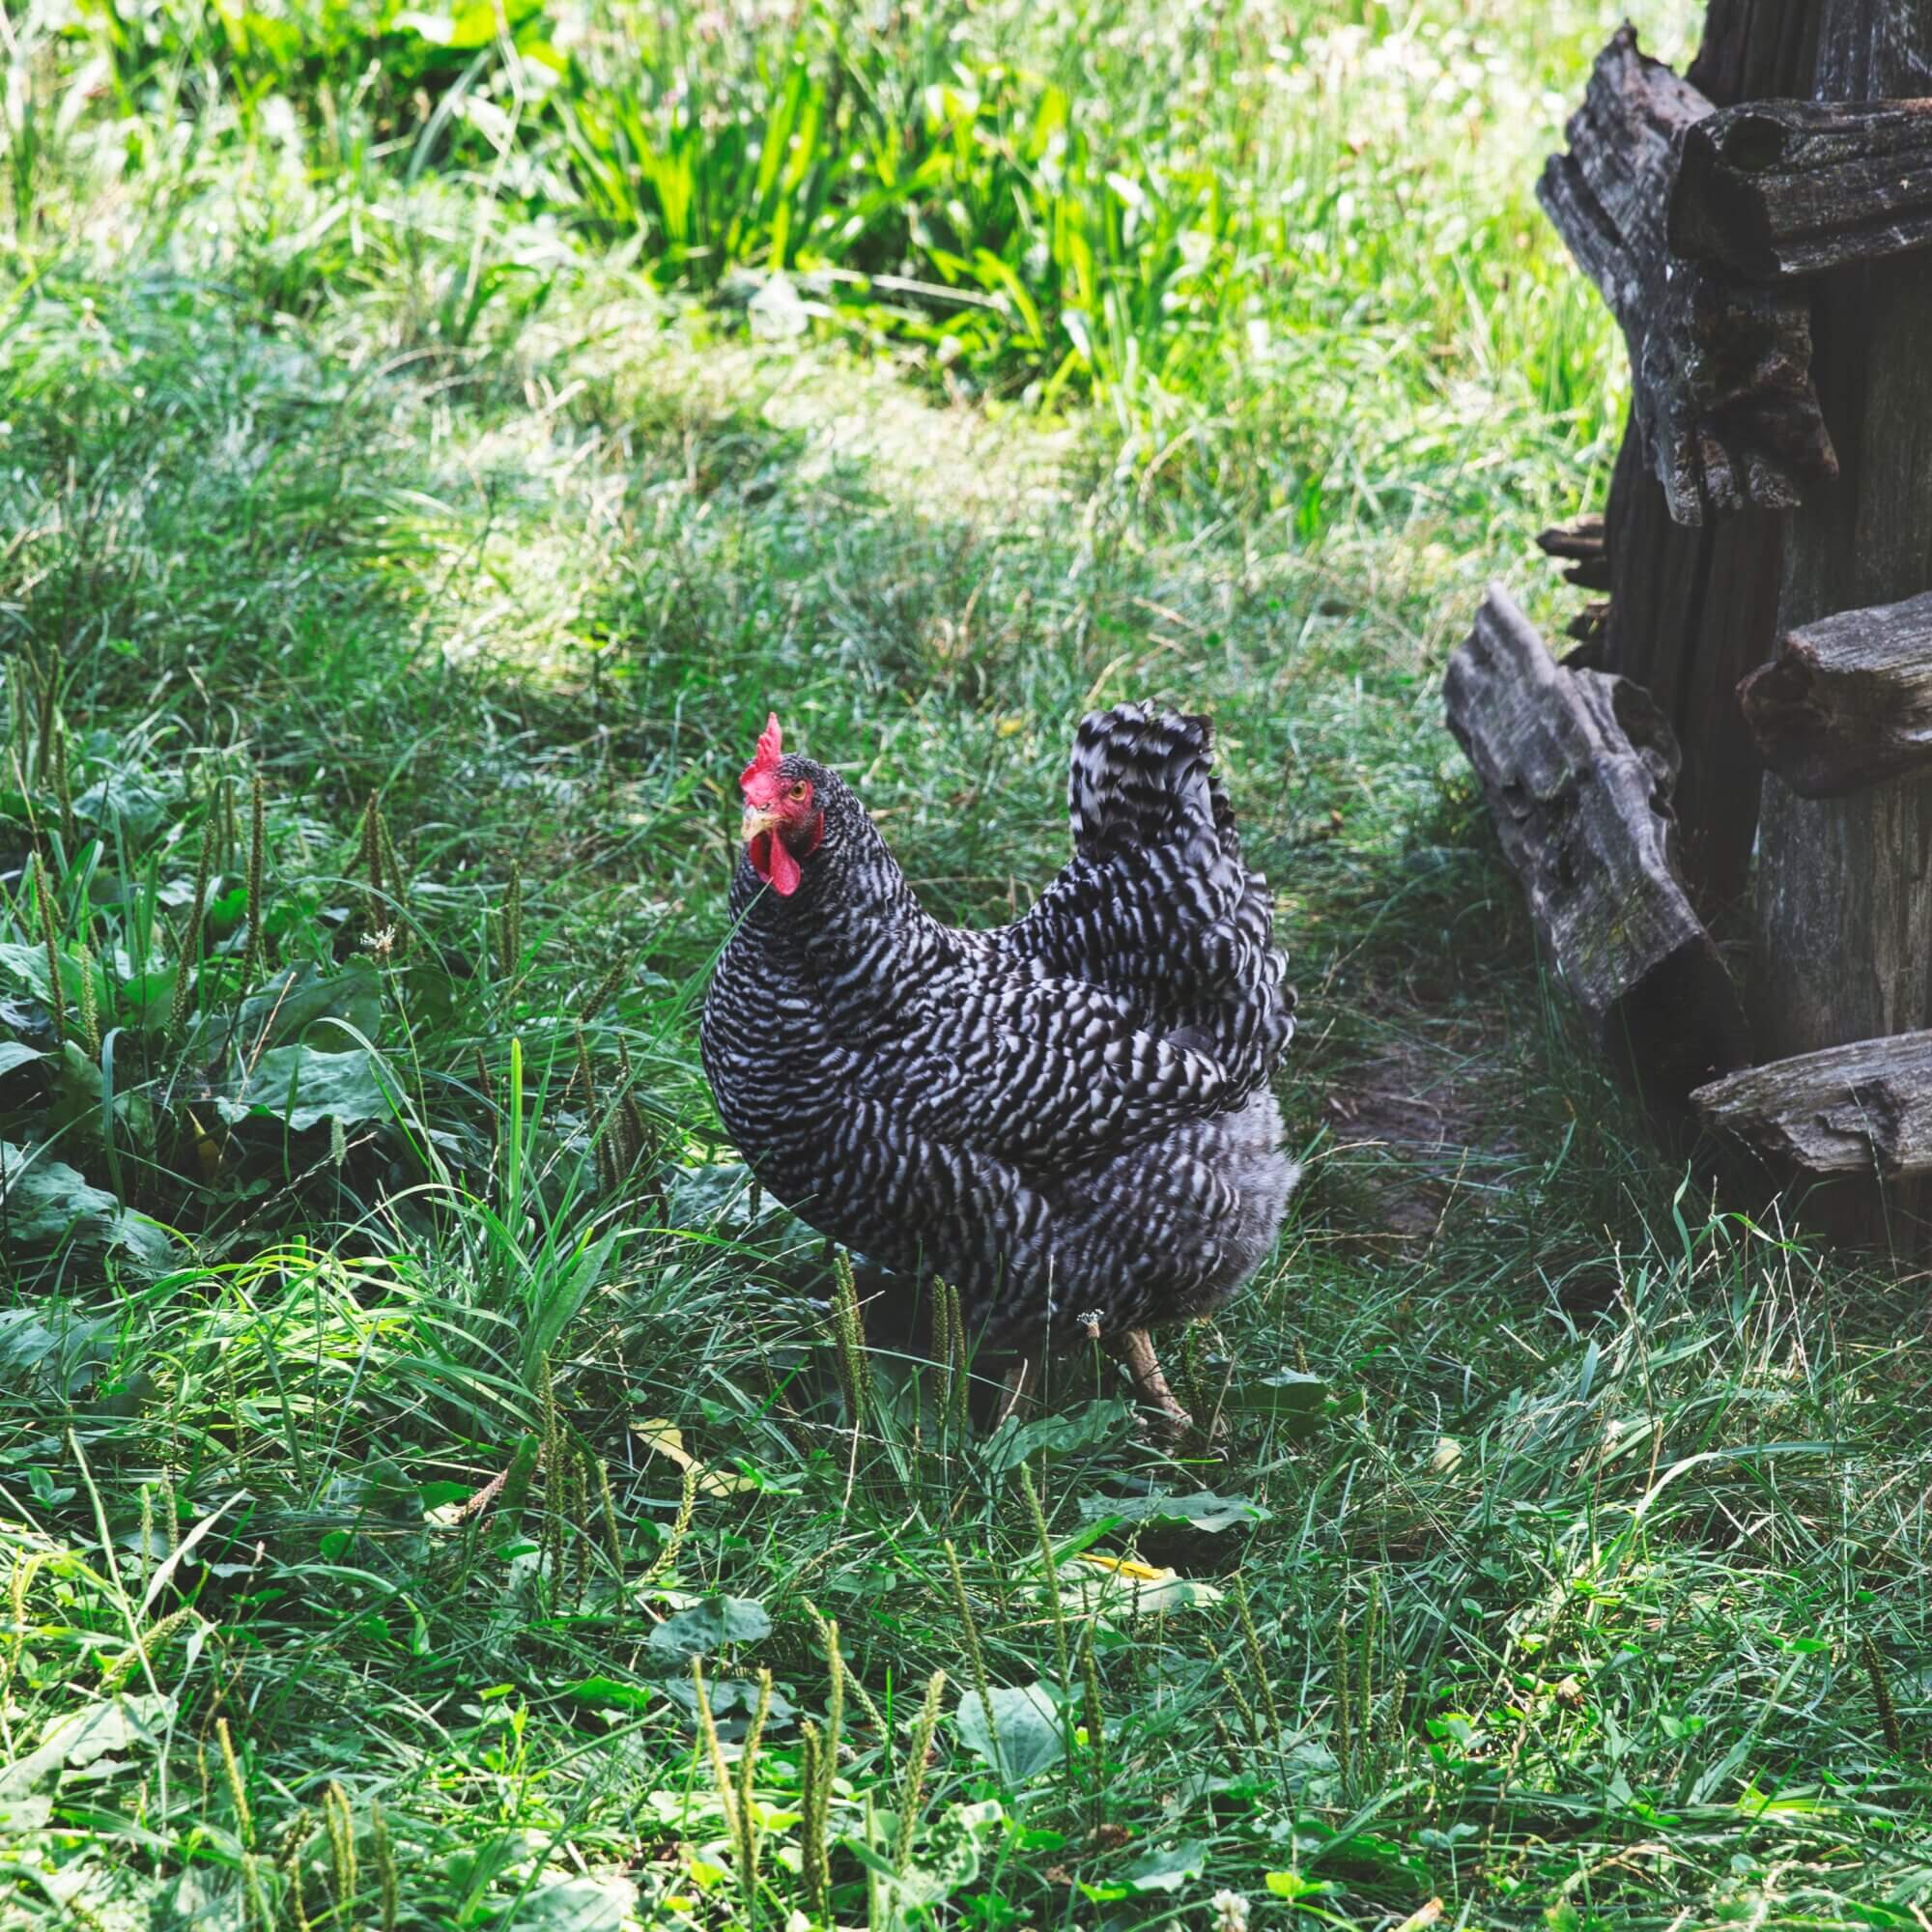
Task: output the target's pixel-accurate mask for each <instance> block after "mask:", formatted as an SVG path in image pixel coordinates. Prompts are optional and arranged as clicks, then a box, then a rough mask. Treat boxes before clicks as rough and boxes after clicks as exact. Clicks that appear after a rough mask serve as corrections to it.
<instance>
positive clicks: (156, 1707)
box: [0, 1691, 174, 1799]
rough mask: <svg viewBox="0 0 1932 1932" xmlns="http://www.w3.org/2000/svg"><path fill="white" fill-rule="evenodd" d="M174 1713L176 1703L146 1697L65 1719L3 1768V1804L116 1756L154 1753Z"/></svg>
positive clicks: (106, 1702)
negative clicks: (58, 1776)
mask: <svg viewBox="0 0 1932 1932" xmlns="http://www.w3.org/2000/svg"><path fill="white" fill-rule="evenodd" d="M173 1709H174V1700H173V1699H172V1698H169V1697H157V1696H155V1695H154V1694H153V1693H152V1692H145V1691H144V1692H142V1693H140V1694H139V1695H134V1696H127V1697H106V1698H102V1699H101V1700H100V1701H99V1703H95V1704H83V1705H82V1706H81V1708H80V1709H79V1710H77V1711H69V1712H66V1713H64V1714H63V1715H62V1716H60V1717H58V1718H56V1719H53V1721H52V1722H51V1723H49V1724H48V1725H47V1726H46V1728H45V1729H44V1730H43V1732H42V1733H41V1742H40V1745H39V1746H38V1747H36V1748H35V1749H33V1750H31V1751H29V1752H27V1753H26V1755H25V1756H24V1757H20V1758H16V1759H15V1760H14V1762H13V1763H12V1764H9V1765H7V1766H5V1767H4V1768H0V1799H14V1798H17V1797H20V1796H23V1795H24V1794H25V1793H27V1792H29V1791H31V1790H33V1788H34V1787H35V1786H36V1785H37V1784H39V1783H41V1782H42V1781H43V1780H44V1779H46V1778H48V1777H51V1776H54V1775H55V1774H56V1773H57V1772H62V1771H69V1770H79V1769H81V1768H82V1767H83V1766H86V1765H90V1764H92V1763H94V1761H95V1760H96V1759H97V1758H101V1757H105V1756H106V1755H107V1754H108V1753H109V1752H110V1751H112V1752H114V1753H115V1754H117V1755H120V1754H123V1753H126V1752H128V1751H130V1750H135V1749H143V1750H147V1749H153V1748H154V1747H156V1745H158V1744H159V1742H160V1736H161V1731H162V1729H163V1727H164V1726H165V1725H166V1723H167V1720H168V1717H169V1715H170V1713H171V1712H172V1711H173Z"/></svg>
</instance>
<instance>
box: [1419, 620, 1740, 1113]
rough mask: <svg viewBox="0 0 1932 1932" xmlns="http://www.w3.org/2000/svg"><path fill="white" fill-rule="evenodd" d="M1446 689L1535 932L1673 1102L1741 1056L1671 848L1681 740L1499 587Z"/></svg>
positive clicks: (1642, 1078) (1651, 1085) (1576, 990)
mask: <svg viewBox="0 0 1932 1932" xmlns="http://www.w3.org/2000/svg"><path fill="white" fill-rule="evenodd" d="M1443 701H1444V706H1445V709H1446V712H1447V716H1448V723H1449V728H1450V730H1451V731H1452V732H1454V733H1455V735H1456V739H1457V742H1458V743H1459V744H1460V745H1461V746H1462V747H1463V752H1464V753H1466V754H1467V756H1468V759H1469V762H1470V764H1471V765H1473V766H1474V767H1475V770H1476V775H1477V777H1478V778H1479V779H1480V780H1481V781H1482V784H1483V790H1484V794H1485V796H1486V797H1487V798H1488V800H1489V804H1490V808H1491V810H1492V813H1493V815H1494V818H1495V823H1496V830H1497V834H1498V836H1499V838H1501V840H1502V847H1503V854H1504V856H1505V857H1506V858H1507V859H1508V860H1509V862H1510V865H1511V866H1512V867H1514V869H1515V871H1516V873H1517V875H1518V877H1519V878H1520V879H1521V881H1522V884H1523V890H1524V893H1525V894H1526V895H1527V897H1528V901H1529V911H1530V917H1531V919H1532V920H1533V921H1534V922H1535V924H1536V929H1537V932H1538V934H1539V935H1540V936H1541V938H1542V940H1543V942H1544V944H1545V945H1546V946H1547V947H1548V951H1549V952H1550V955H1551V956H1552V958H1553V959H1554V961H1555V964H1556V967H1557V970H1558V972H1559V973H1560V974H1561V975H1562V978H1563V981H1564V983H1565V984H1566V985H1567V986H1568V987H1569V988H1570V991H1571V993H1572V994H1573V996H1574V997H1575V998H1576V1000H1577V1005H1578V1006H1579V1007H1580V1008H1581V1009H1582V1010H1583V1013H1584V1015H1585V1017H1586V1018H1587V1019H1588V1021H1589V1023H1590V1025H1591V1029H1592V1031H1593V1033H1594V1035H1595V1036H1596V1037H1597V1039H1598V1041H1599V1043H1600V1044H1601V1045H1602V1046H1603V1047H1604V1048H1605V1051H1606V1052H1608V1053H1609V1054H1610V1055H1611V1056H1612V1058H1613V1059H1615V1060H1616V1061H1618V1062H1619V1063H1620V1064H1621V1065H1622V1066H1623V1067H1624V1069H1625V1071H1626V1072H1627V1073H1628V1074H1629V1075H1631V1076H1632V1077H1633V1078H1634V1080H1635V1082H1636V1084H1637V1085H1638V1086H1639V1088H1640V1089H1641V1090H1642V1091H1643V1092H1644V1093H1645V1094H1646V1095H1647V1096H1648V1097H1650V1098H1652V1099H1655V1100H1659V1101H1662V1102H1665V1103H1667V1104H1672V1105H1675V1104H1678V1103H1681V1102H1682V1101H1683V1100H1684V1099H1685V1098H1686V1096H1687V1095H1688V1094H1690V1090H1691V1089H1692V1088H1693V1087H1697V1086H1700V1085H1701V1084H1703V1083H1704V1082H1705V1081H1708V1080H1709V1079H1711V1078H1712V1077H1713V1076H1714V1075H1715V1074H1718V1073H1722V1072H1727V1071H1728V1070H1729V1069H1731V1068H1732V1067H1735V1066H1738V1065H1743V1064H1744V1062H1745V1061H1746V1060H1747V1057H1748V1055H1747V1036H1746V1029H1745V1021H1744V1013H1743V1010H1742V1009H1741V1007H1740V1005H1739V1002H1738V996H1737V991H1736V989H1735V988H1734V987H1733V985H1732V984H1731V978H1730V975H1729V973H1728V972H1727V971H1726V970H1725V968H1724V963H1723V960H1722V958H1721V957H1720V956H1719V952H1718V949H1717V947H1716V946H1715V945H1714V944H1713V943H1712V940H1711V936H1710V934H1709V933H1708V932H1706V931H1705V930H1704V927H1703V926H1702V925H1701V924H1700V923H1698V920H1697V916H1696V914H1695V913H1693V912H1692V911H1691V909H1690V900H1689V899H1688V898H1687V897H1686V895H1685V892H1684V886H1683V882H1682V880H1681V879H1680V877H1679V875H1678V872H1677V868H1676V864H1675V861H1674V858H1673V855H1672V851H1671V842H1672V831H1673V826H1672V821H1671V817H1670V807H1669V796H1670V788H1671V784H1672V782H1673V781H1674V780H1675V778H1676V773H1677V748H1676V745H1675V743H1674V741H1673V740H1672V738H1671V735H1670V727H1669V725H1667V724H1666V723H1665V721H1664V719H1663V717H1662V713H1660V712H1659V711H1658V709H1657V707H1656V706H1655V705H1654V704H1653V703H1652V702H1651V700H1650V698H1649V696H1647V695H1646V694H1645V693H1644V692H1643V690H1642V689H1641V688H1640V687H1639V686H1637V685H1634V684H1632V683H1631V682H1630V681H1629V680H1628V679H1627V678H1621V677H1611V676H1606V675H1605V674H1604V673H1603V672H1600V671H1590V670H1573V669H1570V668H1566V667H1564V666H1562V665H1559V664H1557V662H1556V661H1555V659H1554V658H1552V657H1551V656H1550V654H1549V651H1548V647H1547V646H1546V644H1545V643H1544V640H1543V639H1542V637H1541V636H1539V634H1538V633H1537V631H1536V630H1535V629H1534V627H1533V626H1532V625H1531V624H1530V622H1529V620H1528V619H1527V618H1526V617H1525V616H1524V615H1523V614H1522V612H1521V611H1520V610H1519V609H1518V608H1517V606H1516V604H1515V603H1514V601H1513V600H1512V599H1511V597H1510V595H1509V593H1508V592H1507V591H1506V590H1504V589H1503V588H1502V587H1501V586H1500V585H1494V586H1492V588H1491V590H1490V593H1489V595H1488V596H1487V597H1486V598H1485V599H1484V600H1483V605H1482V609H1481V610H1480V611H1477V613H1476V622H1475V627H1474V629H1473V630H1472V631H1471V632H1470V634H1469V636H1468V638H1467V639H1465V640H1464V641H1463V643H1462V644H1461V645H1460V646H1459V647H1458V648H1457V650H1456V652H1455V654H1454V655H1453V656H1452V657H1451V658H1450V660H1449V669H1448V674H1447V677H1446V678H1445V680H1444V685H1443Z"/></svg>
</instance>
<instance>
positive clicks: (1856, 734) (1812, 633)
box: [1738, 592, 1932, 943]
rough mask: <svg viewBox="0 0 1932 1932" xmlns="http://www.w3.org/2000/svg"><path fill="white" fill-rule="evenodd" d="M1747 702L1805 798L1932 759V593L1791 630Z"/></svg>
mask: <svg viewBox="0 0 1932 1932" xmlns="http://www.w3.org/2000/svg"><path fill="white" fill-rule="evenodd" d="M1738 701H1739V702H1740V703H1741V704H1742V705H1743V706H1744V710H1745V717H1746V719H1747V722H1748V723H1749V725H1750V728H1751V735H1752V736H1753V737H1754V738H1755V739H1756V740H1757V746H1758V750H1759V751H1760V752H1761V753H1763V755H1764V761H1765V763H1766V764H1767V765H1769V766H1770V767H1771V769H1772V770H1773V771H1775V772H1776V774H1777V775H1778V777H1779V778H1781V779H1782V780H1783V781H1784V782H1785V783H1786V784H1788V785H1789V786H1790V787H1791V789H1792V790H1793V791H1795V792H1798V793H1800V794H1801V795H1802V796H1804V797H1805V798H1842V797H1844V796H1845V794H1846V793H1848V792H1855V791H1862V790H1863V789H1864V787H1865V786H1866V785H1871V784H1877V783H1878V782H1879V781H1881V780H1883V779H1889V778H1896V777H1897V776H1898V774H1899V773H1901V772H1909V771H1914V770H1922V769H1923V768H1925V767H1927V766H1932V592H1927V593H1925V594H1923V595H1921V596H1918V597H1908V598H1907V599H1906V600H1905V602H1904V603H1902V604H1887V605H1881V606H1880V607H1879V608H1878V609H1877V610H1875V611H1840V612H1839V613H1838V614H1837V615H1836V616H1834V617H1821V618H1820V619H1819V620H1818V622H1817V623H1815V624H1807V625H1805V626H1804V629H1803V630H1799V631H1792V632H1790V633H1789V634H1788V635H1787V636H1786V637H1785V638H1784V639H1782V640H1781V641H1780V643H1779V645H1778V650H1777V655H1776V657H1775V658H1774V659H1773V660H1772V661H1771V663H1770V664H1768V665H1765V666H1762V667H1761V668H1759V669H1757V670H1754V671H1753V672H1752V673H1751V674H1750V675H1749V676H1748V677H1747V678H1746V679H1745V680H1744V682H1743V683H1742V684H1740V685H1739V686H1738ZM1928 943H1932V935H1928Z"/></svg>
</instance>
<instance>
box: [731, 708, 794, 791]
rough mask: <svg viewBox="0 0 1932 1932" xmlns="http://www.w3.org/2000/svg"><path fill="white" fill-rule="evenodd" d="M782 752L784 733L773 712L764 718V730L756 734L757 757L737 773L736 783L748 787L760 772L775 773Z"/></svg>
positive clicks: (775, 713) (777, 717) (776, 715)
mask: <svg viewBox="0 0 1932 1932" xmlns="http://www.w3.org/2000/svg"><path fill="white" fill-rule="evenodd" d="M783 752H784V733H783V731H781V729H780V728H779V714H778V713H777V712H776V711H774V712H772V713H771V714H770V716H768V717H767V718H766V720H765V728H764V729H763V730H762V731H761V732H759V734H758V752H757V755H756V756H755V757H754V758H753V760H752V762H751V763H750V764H749V765H747V766H746V767H745V769H744V770H743V771H742V772H740V773H739V775H738V782H739V783H740V784H741V785H748V784H750V783H751V781H753V779H754V778H755V777H756V776H757V775H758V774H759V773H760V772H774V771H777V770H778V764H779V759H780V757H781V755H782V754H783Z"/></svg>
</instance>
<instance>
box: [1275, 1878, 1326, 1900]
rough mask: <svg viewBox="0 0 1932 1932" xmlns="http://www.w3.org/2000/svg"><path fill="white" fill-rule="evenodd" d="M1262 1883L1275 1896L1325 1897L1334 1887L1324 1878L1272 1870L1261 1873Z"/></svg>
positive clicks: (1292, 1897)
mask: <svg viewBox="0 0 1932 1932" xmlns="http://www.w3.org/2000/svg"><path fill="white" fill-rule="evenodd" d="M1262 1883H1263V1884H1264V1885H1265V1886H1266V1887H1267V1889H1268V1890H1269V1891H1270V1892H1271V1893H1273V1895H1274V1896H1275V1897H1276V1898H1286V1899H1296V1898H1325V1897H1327V1895H1328V1894H1329V1893H1330V1892H1331V1891H1333V1890H1334V1889H1335V1888H1334V1887H1333V1886H1332V1885H1330V1884H1329V1883H1328V1882H1327V1880H1325V1879H1319V1878H1303V1877H1302V1875H1301V1874H1300V1873H1299V1872H1293V1871H1273V1872H1267V1873H1264V1875H1263V1878H1262Z"/></svg>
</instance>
